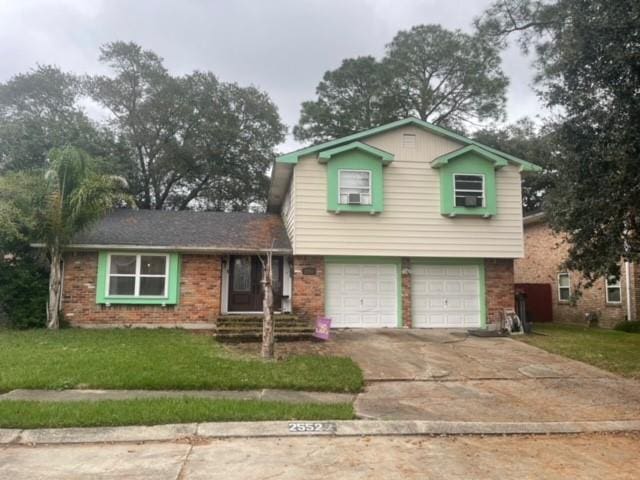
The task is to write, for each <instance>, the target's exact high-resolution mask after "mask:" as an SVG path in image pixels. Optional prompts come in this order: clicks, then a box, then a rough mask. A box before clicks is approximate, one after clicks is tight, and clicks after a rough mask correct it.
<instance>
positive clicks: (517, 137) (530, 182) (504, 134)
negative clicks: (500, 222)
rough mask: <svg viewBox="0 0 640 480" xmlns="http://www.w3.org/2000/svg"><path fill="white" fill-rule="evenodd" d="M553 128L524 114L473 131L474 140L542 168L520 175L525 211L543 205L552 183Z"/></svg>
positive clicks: (554, 171)
mask: <svg viewBox="0 0 640 480" xmlns="http://www.w3.org/2000/svg"><path fill="white" fill-rule="evenodd" d="M553 133H554V132H553V130H552V129H551V128H550V126H546V127H537V126H536V124H535V123H534V122H533V121H532V120H531V119H529V118H523V119H521V120H519V121H518V122H516V123H514V124H513V125H509V126H507V127H504V128H485V129H481V130H478V131H476V132H475V133H474V134H473V138H474V140H477V141H478V142H480V143H483V144H485V145H488V146H490V147H493V148H497V149H498V150H501V151H503V152H507V153H510V154H511V155H514V156H516V157H519V158H522V159H524V160H527V161H529V162H532V163H535V164H536V165H539V166H541V167H542V168H543V171H542V172H528V173H525V174H524V175H523V178H522V210H523V212H524V213H525V214H527V213H532V212H536V211H539V210H541V209H542V204H543V200H544V197H545V195H546V194H547V192H548V191H549V189H550V188H551V187H552V185H553V180H554V175H555V173H556V167H555V154H554V150H553Z"/></svg>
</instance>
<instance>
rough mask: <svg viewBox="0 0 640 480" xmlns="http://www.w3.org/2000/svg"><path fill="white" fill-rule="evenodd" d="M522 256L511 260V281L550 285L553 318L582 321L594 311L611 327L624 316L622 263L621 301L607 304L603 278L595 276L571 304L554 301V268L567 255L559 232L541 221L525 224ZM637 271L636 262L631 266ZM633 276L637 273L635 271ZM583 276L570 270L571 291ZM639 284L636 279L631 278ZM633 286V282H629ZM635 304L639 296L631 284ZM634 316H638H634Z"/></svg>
mask: <svg viewBox="0 0 640 480" xmlns="http://www.w3.org/2000/svg"><path fill="white" fill-rule="evenodd" d="M524 244H525V246H524V250H525V257H524V258H521V259H517V260H516V262H515V283H548V284H550V285H551V298H552V308H553V321H554V322H564V323H575V324H585V323H586V321H585V315H586V314H587V313H589V312H594V313H596V315H597V316H598V322H599V324H600V325H601V326H603V327H612V326H614V325H615V324H616V323H618V322H621V321H623V320H624V319H625V315H626V313H625V311H626V292H625V289H626V278H625V276H624V266H623V271H622V282H621V283H622V303H621V304H615V305H614V304H607V303H606V292H605V281H604V279H600V280H598V281H597V282H596V283H595V284H594V285H593V287H591V288H588V289H587V288H582V296H581V297H580V298H579V299H578V300H577V302H576V304H575V305H571V304H568V303H563V302H559V301H558V272H560V271H561V267H560V265H561V264H562V262H564V260H565V259H566V257H567V252H568V249H569V247H568V244H567V243H566V242H565V241H564V238H563V237H562V236H560V235H557V234H554V233H553V232H552V231H551V229H550V228H549V226H548V225H547V224H546V223H544V222H540V223H535V224H531V225H525V228H524ZM635 270H636V271H637V270H638V269H637V266H636V268H635ZM636 276H637V273H636ZM581 282H584V278H583V277H582V276H581V275H580V274H579V273H577V272H571V287H572V293H573V292H575V291H576V289H577V287H578V285H579V284H580V283H581ZM635 283H636V285H639V283H638V282H635ZM632 286H633V285H632ZM635 292H636V295H635V296H636V299H635V301H634V302H633V303H635V305H638V301H639V300H640V296H639V293H638V288H635ZM636 308H637V307H636ZM636 318H638V317H636Z"/></svg>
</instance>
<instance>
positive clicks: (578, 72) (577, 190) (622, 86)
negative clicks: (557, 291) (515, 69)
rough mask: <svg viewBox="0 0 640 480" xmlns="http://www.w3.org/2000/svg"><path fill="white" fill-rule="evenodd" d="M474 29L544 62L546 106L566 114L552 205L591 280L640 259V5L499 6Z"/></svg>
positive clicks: (623, 1) (599, 0)
mask: <svg viewBox="0 0 640 480" xmlns="http://www.w3.org/2000/svg"><path fill="white" fill-rule="evenodd" d="M476 24H477V26H478V28H479V30H480V31H481V32H482V33H483V35H485V36H487V37H490V36H492V37H493V38H494V39H495V40H496V42H504V41H505V35H509V34H511V33H516V34H520V35H521V36H520V37H519V38H520V42H521V44H522V45H523V46H525V47H527V48H529V47H531V46H533V47H534V48H535V52H536V55H537V61H536V65H537V67H538V87H539V93H540V96H541V98H542V99H543V100H544V101H545V102H546V104H547V105H548V106H549V107H550V108H554V109H555V110H556V111H557V112H558V114H559V117H560V118H559V120H558V121H557V124H558V127H557V134H556V135H555V141H554V148H555V149H556V150H557V154H558V158H559V159H560V160H559V161H558V162H557V180H556V182H555V186H554V187H553V188H552V189H551V190H550V192H549V195H548V198H547V201H546V202H545V205H546V209H547V212H548V217H549V220H550V222H551V225H552V226H553V227H554V229H555V230H556V231H560V232H564V233H565V234H566V235H567V237H568V240H569V243H570V249H569V258H568V261H567V262H566V265H567V267H568V268H571V269H575V270H579V271H581V272H582V273H583V274H584V275H585V276H586V277H587V279H588V280H589V281H593V280H595V279H596V278H599V277H601V276H604V275H609V274H614V275H618V274H619V267H618V263H619V260H620V257H621V256H622V257H623V258H624V259H625V260H628V261H638V260H639V257H640V227H639V226H640V212H639V208H640V188H639V185H640V161H639V159H640V130H639V129H638V125H640V91H639V90H638V85H640V37H639V36H638V32H639V31H640V4H639V3H638V2H637V1H633V0H619V1H616V2H610V1H604V0H590V1H586V0H554V1H548V2H547V1H545V2H543V1H536V0H501V1H499V2H496V3H495V4H494V5H493V6H492V7H491V8H489V9H488V10H487V11H486V12H485V13H484V14H483V16H481V17H480V18H479V19H478V20H477V21H476Z"/></svg>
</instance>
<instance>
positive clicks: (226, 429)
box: [0, 420, 640, 445]
mask: <svg viewBox="0 0 640 480" xmlns="http://www.w3.org/2000/svg"><path fill="white" fill-rule="evenodd" d="M299 425H304V426H309V427H310V430H313V429H314V427H315V426H318V429H319V431H300V430H298V429H295V428H292V426H299ZM598 432H608V433H614V432H615V433H619V432H640V420H628V421H602V422H526V423H525V422H519V423H515V422H432V421H420V420H407V421H401V420H387V421H380V420H376V421H372V420H345V421H335V422H331V421H323V422H314V421H306V422H305V421H302V422H297V421H296V422H286V421H271V422H214V423H186V424H175V425H157V426H150V427H146V426H132V427H102V428H50V429H34V430H21V429H0V445H37V444H63V445H64V444H88V443H111V442H113V443H135V442H167V441H176V440H189V439H191V440H196V439H208V438H267V437H273V438H276V437H317V436H322V437H363V436H434V435H437V436H441V435H446V436H466V435H548V434H565V435H566V434H584V433H598Z"/></svg>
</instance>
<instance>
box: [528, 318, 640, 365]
mask: <svg viewBox="0 0 640 480" xmlns="http://www.w3.org/2000/svg"><path fill="white" fill-rule="evenodd" d="M534 332H540V333H544V334H545V336H542V335H528V336H526V337H525V338H523V339H522V340H523V341H525V342H526V343H529V344H531V345H534V346H536V347H539V348H542V349H544V350H547V351H549V352H551V353H557V354H559V355H563V356H565V357H569V358H573V359H575V360H580V361H581V362H585V363H589V364H591V365H595V366H596V367H600V368H603V369H605V370H609V371H611V372H614V373H618V374H620V375H624V376H627V377H632V378H640V335H638V334H637V333H626V332H618V331H615V330H605V329H602V328H585V327H576V326H570V325H550V324H546V325H541V324H537V325H535V327H534Z"/></svg>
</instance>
